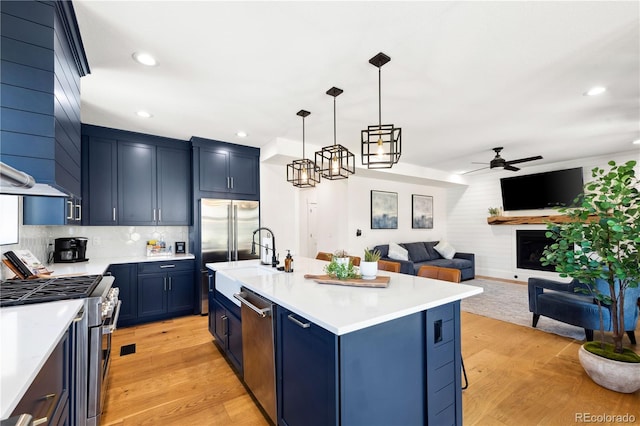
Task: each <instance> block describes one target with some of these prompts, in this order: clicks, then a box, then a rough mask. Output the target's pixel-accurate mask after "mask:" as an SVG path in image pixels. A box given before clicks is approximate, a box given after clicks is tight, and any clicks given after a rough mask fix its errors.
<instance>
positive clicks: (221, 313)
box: [209, 287, 242, 376]
mask: <svg viewBox="0 0 640 426" xmlns="http://www.w3.org/2000/svg"><path fill="white" fill-rule="evenodd" d="M211 288H213V287H211ZM216 295H217V297H216ZM209 332H210V333H211V335H212V336H213V337H214V338H215V342H216V344H217V345H218V346H219V347H220V349H221V350H222V351H223V352H224V354H225V355H226V357H227V359H228V360H229V361H230V362H231V364H232V365H233V366H234V367H235V368H236V370H237V371H238V372H239V373H240V376H242V321H241V320H240V308H239V307H237V306H236V305H233V304H232V303H231V302H230V301H229V300H228V299H226V298H225V297H224V296H222V295H220V293H214V291H213V290H212V291H211V292H209Z"/></svg>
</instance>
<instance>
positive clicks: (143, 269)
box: [138, 259, 194, 274]
mask: <svg viewBox="0 0 640 426" xmlns="http://www.w3.org/2000/svg"><path fill="white" fill-rule="evenodd" d="M193 268H194V262H193V260H192V259H191V260H175V261H166V260H165V261H158V262H141V263H138V274H154V273H158V272H172V271H188V270H193Z"/></svg>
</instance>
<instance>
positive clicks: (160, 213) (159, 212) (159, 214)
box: [158, 209, 162, 222]
mask: <svg viewBox="0 0 640 426" xmlns="http://www.w3.org/2000/svg"><path fill="white" fill-rule="evenodd" d="M158 222H162V209H158Z"/></svg>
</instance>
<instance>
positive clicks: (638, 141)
mask: <svg viewBox="0 0 640 426" xmlns="http://www.w3.org/2000/svg"><path fill="white" fill-rule="evenodd" d="M632 143H633V144H634V145H640V139H636V140H635V141H633V142H632Z"/></svg>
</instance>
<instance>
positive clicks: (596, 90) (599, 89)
mask: <svg viewBox="0 0 640 426" xmlns="http://www.w3.org/2000/svg"><path fill="white" fill-rule="evenodd" d="M606 91H607V88H606V87H604V86H595V87H592V88H591V89H589V90H588V91H586V92H585V93H584V95H585V96H598V95H602V94H603V93H604V92H606Z"/></svg>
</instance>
